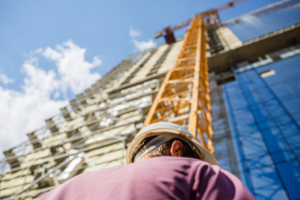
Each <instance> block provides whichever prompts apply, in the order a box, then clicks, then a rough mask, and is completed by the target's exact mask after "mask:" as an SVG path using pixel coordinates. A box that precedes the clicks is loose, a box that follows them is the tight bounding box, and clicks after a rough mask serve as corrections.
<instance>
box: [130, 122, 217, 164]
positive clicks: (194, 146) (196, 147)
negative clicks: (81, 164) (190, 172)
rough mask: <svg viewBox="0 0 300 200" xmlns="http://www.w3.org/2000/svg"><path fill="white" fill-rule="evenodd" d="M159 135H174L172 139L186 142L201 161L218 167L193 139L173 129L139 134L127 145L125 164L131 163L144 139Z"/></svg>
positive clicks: (211, 156) (160, 129)
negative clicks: (136, 149) (201, 157)
mask: <svg viewBox="0 0 300 200" xmlns="http://www.w3.org/2000/svg"><path fill="white" fill-rule="evenodd" d="M161 133H169V134H174V138H175V137H176V138H179V139H182V140H184V141H185V142H187V143H188V144H189V145H190V146H191V148H192V149H193V150H194V151H196V153H197V154H200V155H203V157H204V159H203V161H205V162H208V163H210V164H212V165H219V163H218V161H217V160H216V159H215V158H214V156H213V155H212V154H211V153H209V151H208V150H207V149H206V148H205V147H203V146H202V145H201V144H200V143H199V142H198V141H197V140H196V139H195V138H194V137H192V136H190V135H188V134H187V133H185V132H184V131H182V130H179V129H173V128H157V129H151V130H148V131H145V132H143V133H141V134H138V135H137V136H136V137H135V138H134V139H133V140H132V141H131V143H130V144H129V146H128V148H127V151H126V162H127V164H129V163H132V160H133V159H132V154H133V151H134V150H135V148H136V147H137V146H138V145H139V144H140V143H141V142H142V141H143V140H144V139H145V138H148V137H151V136H157V135H160V134H161Z"/></svg>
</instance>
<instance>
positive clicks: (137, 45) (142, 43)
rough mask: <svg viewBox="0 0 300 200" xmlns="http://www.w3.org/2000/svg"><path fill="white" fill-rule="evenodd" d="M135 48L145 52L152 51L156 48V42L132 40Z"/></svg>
mask: <svg viewBox="0 0 300 200" xmlns="http://www.w3.org/2000/svg"><path fill="white" fill-rule="evenodd" d="M132 42H133V44H134V46H135V48H137V49H138V50H140V51H144V50H146V49H150V48H153V47H155V46H156V44H155V42H154V41H153V40H149V41H148V42H146V41H137V40H135V39H133V40H132Z"/></svg>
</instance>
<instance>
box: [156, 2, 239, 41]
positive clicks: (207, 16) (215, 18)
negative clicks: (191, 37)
mask: <svg viewBox="0 0 300 200" xmlns="http://www.w3.org/2000/svg"><path fill="white" fill-rule="evenodd" d="M242 1H245V0H235V1H231V2H229V3H227V4H225V5H222V6H220V7H218V8H214V9H209V10H207V11H205V12H202V13H199V14H197V15H201V16H202V17H203V20H204V21H205V25H206V26H210V25H213V24H217V23H219V22H220V18H219V15H218V13H219V12H220V11H223V10H225V9H227V8H231V7H233V6H234V5H235V4H237V3H240V2H242ZM191 21H192V19H188V20H186V21H183V22H181V23H179V24H177V25H175V26H173V27H167V28H165V29H163V30H162V31H159V32H157V33H155V35H154V37H155V38H156V39H157V38H160V37H162V36H164V37H165V40H166V43H167V44H171V43H174V42H175V41H176V39H175V36H174V31H176V30H179V29H181V28H183V27H185V26H188V25H189V24H190V23H191Z"/></svg>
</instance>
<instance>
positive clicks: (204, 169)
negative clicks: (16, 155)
mask: <svg viewBox="0 0 300 200" xmlns="http://www.w3.org/2000/svg"><path fill="white" fill-rule="evenodd" d="M41 199H42V200H44V199H57V200H59V199H72V200H74V199H80V200H82V199H110V200H111V199H138V200H141V199H205V200H212V199H253V200H254V197H253V196H252V195H251V193H250V192H249V191H248V190H247V189H246V187H245V186H244V185H243V184H242V183H241V181H240V180H239V179H238V178H236V177H235V176H234V175H232V174H230V173H229V172H227V171H225V170H222V169H221V168H220V167H218V166H213V165H210V164H208V163H207V162H203V161H201V160H197V159H192V158H184V157H171V156H161V157H156V158H150V159H148V160H144V161H140V162H138V163H135V164H128V165H124V166H119V167H114V168H110V169H106V170H102V171H97V172H91V173H86V174H81V175H78V176H76V177H74V178H72V179H70V180H68V181H67V182H65V183H64V184H62V185H60V186H59V187H57V188H55V189H53V190H52V191H50V192H48V193H47V194H45V195H44V196H42V197H41Z"/></svg>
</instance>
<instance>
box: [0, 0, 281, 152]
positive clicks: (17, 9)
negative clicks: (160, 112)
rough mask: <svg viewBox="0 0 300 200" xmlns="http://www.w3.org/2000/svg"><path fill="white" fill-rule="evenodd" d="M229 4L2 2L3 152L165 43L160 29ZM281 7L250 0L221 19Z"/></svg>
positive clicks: (220, 0)
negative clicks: (134, 58)
mask: <svg viewBox="0 0 300 200" xmlns="http://www.w3.org/2000/svg"><path fill="white" fill-rule="evenodd" d="M227 2H228V0H213V1H207V0H189V1H183V0H181V1H179V0H164V1H159V0H152V1H137V0H127V1H124V0H109V1H108V0H106V1H103V0H85V1H82V0H81V1H79V0H59V1H58V0H51V1H50V0H44V1H40V0H26V1H23V0H15V1H1V2H0V24H1V26H0V80H1V81H0V127H2V128H0V141H3V142H1V143H0V149H1V150H3V149H7V148H9V147H12V146H13V145H17V144H18V143H19V142H20V141H22V140H25V139H26V134H25V133H27V132H30V131H33V130H35V129H37V128H39V127H40V126H42V125H44V119H45V118H47V117H51V116H52V115H55V114H57V113H59V108H60V107H62V106H64V105H66V104H67V100H70V99H72V98H74V95H75V94H78V93H80V92H82V91H83V90H84V89H85V88H87V87H88V86H90V85H91V84H92V83H93V82H95V81H96V80H97V79H99V78H100V77H101V75H104V74H105V73H107V72H108V71H109V70H111V69H112V68H113V67H114V66H115V65H117V64H118V63H120V62H121V61H122V59H124V58H126V57H127V56H129V55H131V54H134V53H136V52H138V51H140V50H142V49H143V48H144V47H145V46H146V47H147V45H148V46H153V45H154V44H156V45H157V44H161V43H163V42H164V41H163V39H159V40H154V39H153V35H154V33H155V32H157V31H159V30H161V29H162V28H163V27H166V26H168V25H175V24H177V23H179V22H182V21H184V20H186V19H189V18H192V17H193V15H194V14H196V13H198V12H201V11H204V10H207V9H209V8H213V7H218V6H220V5H223V4H225V3H227ZM273 2H276V1H274V0H248V1H245V2H242V3H240V4H238V5H237V6H236V7H234V8H231V9H228V10H225V11H223V12H221V13H220V17H221V19H222V20H223V21H225V20H227V19H230V18H233V17H236V16H239V15H241V14H244V13H247V12H249V11H253V10H255V9H258V8H260V7H263V6H266V5H268V4H270V3H273ZM130 30H131V35H130ZM183 33H184V31H183V30H182V31H179V32H177V33H176V35H177V36H182V35H183ZM134 35H135V36H134ZM11 127H14V128H11ZM4 142H5V143H4Z"/></svg>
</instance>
